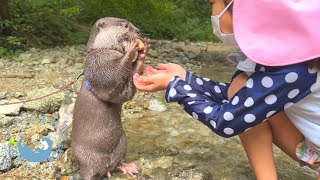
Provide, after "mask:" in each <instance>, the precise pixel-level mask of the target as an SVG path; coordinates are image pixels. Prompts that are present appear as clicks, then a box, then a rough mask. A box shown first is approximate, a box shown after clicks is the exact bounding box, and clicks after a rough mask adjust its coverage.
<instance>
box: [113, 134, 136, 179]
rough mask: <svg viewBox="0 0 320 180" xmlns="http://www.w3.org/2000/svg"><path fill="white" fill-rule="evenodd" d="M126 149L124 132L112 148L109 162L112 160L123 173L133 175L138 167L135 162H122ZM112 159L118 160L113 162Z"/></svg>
mask: <svg viewBox="0 0 320 180" xmlns="http://www.w3.org/2000/svg"><path fill="white" fill-rule="evenodd" d="M126 150H127V137H126V134H125V133H123V135H122V136H121V138H120V142H119V144H118V146H117V147H116V148H115V149H114V150H113V152H112V154H111V155H110V160H111V162H112V161H113V163H116V166H117V168H118V169H120V170H121V171H122V172H123V173H124V174H130V175H133V174H136V173H139V170H140V168H139V166H138V165H137V164H136V163H124V161H125V157H126ZM114 160H118V162H115V161H114ZM119 160H120V161H119Z"/></svg>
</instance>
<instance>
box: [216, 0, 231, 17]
mask: <svg viewBox="0 0 320 180" xmlns="http://www.w3.org/2000/svg"><path fill="white" fill-rule="evenodd" d="M233 1H234V0H232V1H231V2H230V3H229V4H228V5H227V6H226V8H224V10H223V11H222V12H221V13H220V14H219V15H218V18H219V19H220V17H221V16H222V15H223V14H224V13H225V12H226V11H227V10H228V9H229V7H230V6H231V5H232V3H233Z"/></svg>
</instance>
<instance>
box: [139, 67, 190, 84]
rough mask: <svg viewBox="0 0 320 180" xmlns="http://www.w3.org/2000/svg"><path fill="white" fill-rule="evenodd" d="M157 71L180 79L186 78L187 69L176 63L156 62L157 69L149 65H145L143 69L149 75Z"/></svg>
mask: <svg viewBox="0 0 320 180" xmlns="http://www.w3.org/2000/svg"><path fill="white" fill-rule="evenodd" d="M158 73H166V74H170V75H171V76H179V77H180V78H181V79H182V80H185V79H186V74H187V71H186V70H185V69H184V68H183V67H181V66H180V65H178V64H173V63H169V64H158V67H157V69H154V68H153V67H151V66H147V67H146V70H145V74H146V76H150V75H153V74H158Z"/></svg>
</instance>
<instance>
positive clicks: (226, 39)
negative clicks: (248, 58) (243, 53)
mask: <svg viewBox="0 0 320 180" xmlns="http://www.w3.org/2000/svg"><path fill="white" fill-rule="evenodd" d="M233 1H234V0H232V1H231V2H230V3H229V4H228V5H227V7H226V8H225V9H224V10H223V11H222V12H221V13H220V14H218V15H216V16H211V23H212V28H213V33H214V34H215V35H216V36H217V37H218V38H219V39H220V40H221V41H222V42H223V44H224V45H227V46H238V44H237V42H236V39H235V38H234V34H233V33H232V34H225V33H223V32H221V29H220V18H221V16H222V15H223V14H224V13H225V12H226V11H227V10H228V8H229V7H230V6H231V4H232V3H233Z"/></svg>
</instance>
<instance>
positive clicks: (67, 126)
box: [56, 103, 74, 135]
mask: <svg viewBox="0 0 320 180" xmlns="http://www.w3.org/2000/svg"><path fill="white" fill-rule="evenodd" d="M73 109H74V103H72V104H69V105H63V106H61V108H60V109H59V122H58V124H57V126H56V127H57V128H56V130H57V132H58V133H61V134H64V135H67V134H69V133H70V131H71V123H72V120H73Z"/></svg>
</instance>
